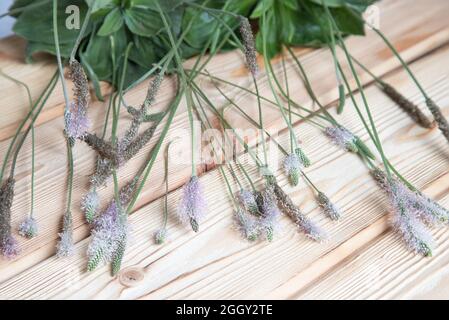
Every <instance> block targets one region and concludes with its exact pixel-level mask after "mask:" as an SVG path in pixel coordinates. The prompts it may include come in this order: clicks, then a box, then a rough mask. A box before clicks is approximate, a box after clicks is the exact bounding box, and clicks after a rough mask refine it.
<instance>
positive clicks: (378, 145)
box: [324, 5, 391, 177]
mask: <svg viewBox="0 0 449 320" xmlns="http://www.w3.org/2000/svg"><path fill="white" fill-rule="evenodd" d="M324 8H325V10H326V14H327V17H328V19H329V21H330V22H331V23H330V27H331V37H334V30H333V29H334V28H335V33H336V34H337V37H338V40H339V42H340V44H341V46H342V48H343V51H344V53H345V56H346V59H347V61H348V63H349V67H350V68H351V72H352V74H353V76H354V78H355V81H356V83H357V87H358V90H359V92H360V95H361V96H362V100H363V104H364V106H365V110H366V113H367V115H368V119H369V122H370V124H371V129H372V133H373V138H374V140H373V141H374V142H375V145H376V148H377V149H378V151H379V154H380V155H381V158H382V161H383V163H384V167H385V171H386V173H387V175H388V177H390V176H391V173H390V168H389V166H388V161H387V158H386V156H385V154H384V151H383V147H382V143H381V140H380V138H379V134H378V132H377V128H376V125H375V123H374V118H373V116H372V114H371V111H370V108H369V105H368V100H367V98H366V95H365V92H364V90H363V86H362V83H361V81H360V79H359V77H358V75H357V72H356V71H355V68H354V64H353V63H352V59H351V56H350V54H349V52H348V49H347V48H346V45H345V43H344V39H343V36H342V35H341V32H340V30H339V29H338V26H337V24H336V22H335V20H334V18H333V16H332V14H331V13H330V11H329V8H328V7H327V5H324ZM340 70H341V69H340ZM342 73H343V72H342ZM345 82H347V81H346V80H345ZM356 108H357V107H356ZM359 115H361V113H359ZM367 130H368V131H369V128H368V127H367Z"/></svg>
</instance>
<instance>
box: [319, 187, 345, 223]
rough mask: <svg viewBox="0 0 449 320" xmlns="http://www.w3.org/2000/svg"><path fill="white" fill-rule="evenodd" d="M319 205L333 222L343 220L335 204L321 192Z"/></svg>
mask: <svg viewBox="0 0 449 320" xmlns="http://www.w3.org/2000/svg"><path fill="white" fill-rule="evenodd" d="M317 199H318V203H319V204H320V207H321V208H322V209H323V211H324V213H325V214H327V215H328V216H329V218H331V219H332V220H339V219H340V218H341V213H340V210H339V209H338V208H337V207H336V206H335V204H334V203H333V202H332V201H331V200H330V199H329V197H328V196H326V195H325V194H324V193H322V192H319V193H318V195H317Z"/></svg>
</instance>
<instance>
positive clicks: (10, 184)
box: [0, 177, 17, 257]
mask: <svg viewBox="0 0 449 320" xmlns="http://www.w3.org/2000/svg"><path fill="white" fill-rule="evenodd" d="M14 186H15V180H14V178H12V177H9V178H8V179H6V180H5V182H3V184H2V186H1V187H0V249H1V252H2V253H3V255H4V256H5V257H12V256H13V254H12V253H13V252H14V250H13V249H14V247H15V246H14V244H15V243H16V242H15V240H14V238H13V237H12V236H11V207H12V204H13V200H14ZM16 251H17V250H16Z"/></svg>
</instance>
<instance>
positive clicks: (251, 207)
mask: <svg viewBox="0 0 449 320" xmlns="http://www.w3.org/2000/svg"><path fill="white" fill-rule="evenodd" d="M237 198H238V200H239V203H240V205H241V206H242V207H243V209H245V210H246V211H248V212H250V213H252V214H258V213H259V208H258V207H257V202H256V197H255V196H254V193H253V192H252V191H249V190H245V189H242V190H240V191H239V193H238V195H237Z"/></svg>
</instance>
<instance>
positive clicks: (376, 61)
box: [0, 0, 449, 141]
mask: <svg viewBox="0 0 449 320" xmlns="http://www.w3.org/2000/svg"><path fill="white" fill-rule="evenodd" d="M431 1H432V5H429V1H424V0H418V1H415V2H414V4H413V6H410V5H409V4H408V3H407V2H405V1H401V0H388V1H382V2H380V3H379V4H378V7H379V12H380V21H381V29H382V30H383V31H384V32H385V33H386V35H387V36H388V37H389V38H390V39H391V41H392V42H393V43H394V45H395V46H397V47H398V49H399V51H400V52H401V54H403V56H404V58H405V59H406V60H407V61H411V60H413V59H416V58H418V57H420V56H421V55H423V54H425V53H426V52H429V51H431V50H433V49H435V48H437V47H439V46H441V45H442V44H443V43H445V42H446V41H447V40H448V39H449V24H448V23H447V22H446V19H445V17H446V12H447V11H448V9H449V4H448V3H447V1H444V0H431ZM409 17H413V19H409ZM397 21H401V23H400V24H398V23H397ZM349 43H350V46H351V51H352V53H353V55H354V56H356V57H360V58H362V57H365V58H366V59H365V61H366V64H367V66H368V67H370V68H371V69H372V70H373V71H374V72H375V73H377V74H384V73H386V72H388V71H391V70H392V69H394V68H396V67H398V66H399V64H398V61H397V60H396V59H394V58H393V56H392V54H391V52H390V51H389V50H388V49H387V48H386V47H385V45H384V44H383V42H382V41H381V40H380V39H379V38H378V37H377V36H376V35H375V34H374V33H373V32H372V31H369V30H368V31H367V37H366V38H365V37H353V38H351V39H350V40H349ZM24 48H25V43H24V42H23V41H22V40H21V39H18V38H17V37H10V38H7V39H4V40H1V41H0V57H1V58H2V59H1V60H0V68H1V69H2V70H3V71H4V72H5V73H7V74H10V75H13V76H14V77H16V78H18V79H20V80H22V81H24V82H25V83H27V84H28V85H29V86H30V87H31V91H32V95H33V97H34V98H36V97H37V96H38V95H39V94H40V93H41V91H42V90H43V88H44V87H45V85H46V84H47V82H48V80H49V79H50V77H51V75H52V74H53V72H54V70H55V65H54V64H53V63H52V59H51V58H49V57H48V56H45V55H44V56H38V57H37V58H36V60H37V61H38V62H37V63H35V64H24ZM321 53H322V52H321ZM323 61H326V62H325V65H326V66H323V67H322V68H321V67H320V70H322V72H320V71H319V70H317V67H316V65H317V64H318V65H321V64H323ZM330 62H331V60H330V57H329V56H328V55H326V58H324V56H323V55H320V54H310V55H305V56H304V63H305V67H306V69H307V70H309V68H313V70H314V72H311V73H310V75H311V80H312V81H317V82H318V83H319V84H320V85H319V86H317V88H316V89H317V94H318V96H320V97H321V99H322V100H323V103H329V102H331V101H334V100H335V95H336V91H335V77H334V75H333V73H331V72H330V70H331V69H328V68H327V65H328V64H329V63H330ZM214 65H215V66H216V67H211V70H212V71H220V72H214V73H215V74H219V75H221V76H223V77H226V79H228V80H231V81H234V82H235V81H236V80H237V79H238V80H239V81H238V82H240V83H241V82H242V81H243V82H246V78H247V70H246V68H245V67H244V64H242V56H241V55H240V54H237V53H231V54H225V55H221V58H218V59H215V62H214ZM330 74H331V76H329V75H330ZM242 77H243V79H242ZM235 78H237V79H235ZM0 87H1V88H2V89H5V92H8V95H2V97H0V105H4V106H5V105H6V106H8V108H7V109H6V110H4V111H3V110H2V117H1V119H0V141H1V140H4V139H6V138H7V137H10V136H11V135H12V134H13V133H14V131H15V128H16V127H17V123H18V122H19V121H20V120H21V119H22V118H23V116H24V115H25V114H26V112H27V111H28V102H27V101H28V100H27V96H26V94H25V91H24V90H23V89H22V88H18V87H17V85H15V84H13V83H11V82H10V81H8V80H6V79H3V78H1V77H0ZM102 87H103V91H104V93H107V92H108V91H109V90H110V88H109V87H108V86H106V85H105V84H103V86H102ZM301 88H302V87H301ZM298 92H304V90H298ZM12 93H13V94H12ZM299 98H300V99H301V102H304V103H309V100H308V98H307V97H306V96H305V95H301V96H300V97H299ZM62 103H63V96H62V91H61V90H57V91H56V92H55V94H54V95H53V96H52V97H51V99H50V101H49V102H48V104H47V110H46V111H45V112H44V113H43V114H42V115H41V117H40V118H39V121H38V123H44V122H47V121H51V120H52V119H55V118H57V117H60V116H61V115H62V112H63V111H62V110H63V107H62ZM100 105H101V104H97V103H93V104H92V107H94V108H95V107H98V106H100Z"/></svg>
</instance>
